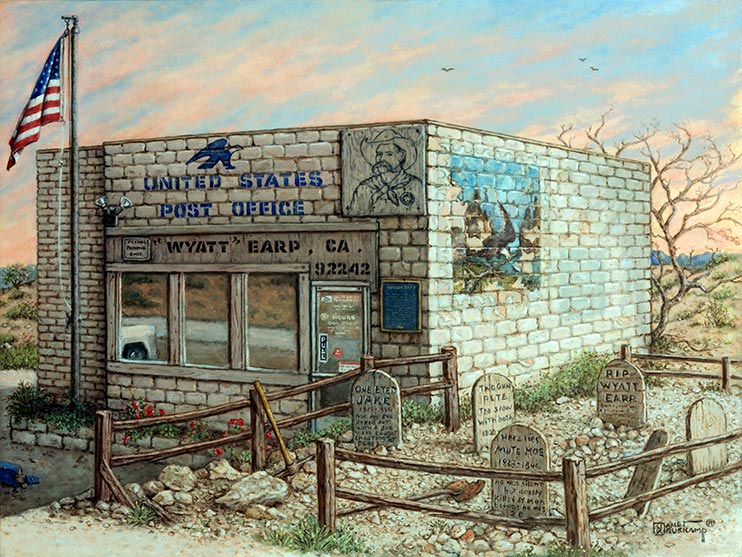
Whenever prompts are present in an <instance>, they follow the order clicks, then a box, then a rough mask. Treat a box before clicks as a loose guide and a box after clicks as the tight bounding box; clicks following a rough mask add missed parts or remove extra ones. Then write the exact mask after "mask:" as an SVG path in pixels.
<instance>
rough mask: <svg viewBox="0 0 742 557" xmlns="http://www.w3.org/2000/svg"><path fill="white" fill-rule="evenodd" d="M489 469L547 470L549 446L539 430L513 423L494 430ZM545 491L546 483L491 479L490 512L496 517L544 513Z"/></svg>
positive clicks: (529, 515) (528, 516) (545, 508)
mask: <svg viewBox="0 0 742 557" xmlns="http://www.w3.org/2000/svg"><path fill="white" fill-rule="evenodd" d="M490 463H491V467H492V468H505V469H508V470H519V471H523V472H539V471H544V472H545V471H548V470H549V464H550V463H549V446H548V445H547V444H546V439H544V436H543V435H542V434H541V432H540V431H538V430H536V429H534V428H532V427H529V426H527V425H525V424H519V423H515V424H512V425H509V426H506V427H504V428H502V429H501V430H500V431H498V432H497V435H496V436H495V438H494V440H493V441H492V447H491V449H490ZM548 507H549V492H548V490H547V486H546V482H542V481H531V480H504V479H494V480H492V511H493V512H494V514H496V515H498V516H507V517H511V518H530V517H534V516H547V515H548Z"/></svg>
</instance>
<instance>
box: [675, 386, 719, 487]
mask: <svg viewBox="0 0 742 557" xmlns="http://www.w3.org/2000/svg"><path fill="white" fill-rule="evenodd" d="M726 431H727V416H726V414H725V413H724V408H722V407H721V404H719V403H718V402H716V401H715V400H712V399H710V398H702V399H699V400H697V401H695V402H694V403H693V404H691V406H690V408H689V409H688V414H687V416H686V417H685V433H686V437H687V439H688V441H691V440H694V439H703V438H704V437H715V436H717V435H721V434H722V433H726ZM728 458H729V455H728V453H727V445H726V443H719V444H718V445H714V446H712V447H705V448H702V449H693V450H691V451H688V473H689V475H690V476H695V475H696V474H702V473H703V472H711V471H712V470H718V469H720V468H723V467H724V466H726V464H727V462H728Z"/></svg>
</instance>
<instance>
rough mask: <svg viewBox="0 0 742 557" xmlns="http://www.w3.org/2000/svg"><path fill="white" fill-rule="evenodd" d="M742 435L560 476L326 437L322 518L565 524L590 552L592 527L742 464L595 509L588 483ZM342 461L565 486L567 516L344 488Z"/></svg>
mask: <svg viewBox="0 0 742 557" xmlns="http://www.w3.org/2000/svg"><path fill="white" fill-rule="evenodd" d="M740 437H742V428H738V429H735V430H733V431H730V432H728V433H725V434H723V435H718V436H715V437H707V438H705V439H698V440H694V441H687V442H682V443H676V444H673V445H668V446H665V447H661V448H658V449H653V450H650V451H645V452H642V453H639V454H637V455H634V456H630V457H626V458H623V459H620V460H617V461H614V462H608V463H605V464H601V465H598V466H594V467H592V468H586V466H585V461H584V460H582V459H581V458H577V457H565V458H563V459H562V471H561V473H560V472H556V471H553V472H547V471H545V472H521V471H516V470H504V469H497V468H481V467H464V466H454V465H446V464H436V463H431V462H420V461H416V460H411V459H405V458H399V457H383V456H376V455H370V454H366V453H359V452H355V451H349V450H345V449H340V448H335V443H334V441H332V440H331V439H321V440H319V441H318V442H317V519H318V521H319V523H320V524H321V525H322V526H325V527H326V528H328V529H329V530H331V531H332V530H334V529H335V528H336V526H337V518H338V516H342V515H343V514H349V513H350V512H351V511H345V512H344V513H338V511H337V499H347V500H350V501H357V502H360V503H371V504H372V505H374V506H375V507H379V508H382V509H383V508H385V507H393V508H398V509H404V510H408V511H417V512H423V513H427V514H430V515H432V516H436V517H441V518H448V519H453V520H466V521H472V522H479V523H484V524H490V525H499V526H508V527H514V528H522V529H527V530H530V529H534V528H544V527H553V526H561V527H565V528H566V531H567V542H568V543H569V544H570V545H571V546H572V547H574V548H576V549H582V550H588V549H590V524H591V522H594V521H597V520H601V519H603V518H606V517H609V516H611V515H614V514H617V513H620V512H622V511H624V510H626V509H630V508H632V507H638V506H641V505H643V504H644V503H648V502H650V501H653V500H655V499H658V498H660V497H663V496H665V495H668V494H670V493H674V492H676V491H681V490H683V489H686V488H688V487H690V486H693V485H697V484H700V483H704V482H709V481H711V480H715V479H718V478H723V477H724V476H728V475H730V474H733V473H734V472H738V471H740V470H742V461H739V462H736V463H734V464H731V465H728V466H726V467H724V468H722V469H720V470H714V471H711V472H706V473H703V474H699V475H697V476H694V477H691V478H688V479H685V480H682V481H678V482H675V483H671V484H668V485H665V486H663V487H661V488H659V489H653V490H651V491H647V492H645V493H641V494H639V495H636V496H633V497H626V498H624V499H622V500H620V501H617V502H614V503H610V504H608V505H604V506H601V507H598V508H595V509H590V507H589V505H588V497H587V489H588V481H587V480H588V479H592V478H596V477H598V476H602V475H604V474H610V473H614V472H617V471H618V470H622V469H624V468H629V467H631V466H637V465H640V464H645V463H647V462H651V461H653V460H658V459H662V458H664V457H666V456H669V455H673V454H677V453H682V452H686V451H689V450H691V449H699V448H703V447H711V446H714V445H719V444H721V443H726V442H729V441H733V440H735V439H739V438H740ZM337 461H348V462H355V463H360V464H367V465H372V466H380V467H386V468H393V469H397V470H411V471H415V472H421V473H429V474H436V475H448V476H462V477H472V478H478V479H489V480H494V479H503V480H526V481H542V482H555V481H558V482H561V483H562V484H563V488H564V518H560V517H547V516H545V517H532V518H522V519H521V518H512V517H505V516H497V515H493V514H489V513H485V512H481V511H473V510H465V509H457V508H453V507H445V506H440V505H431V504H429V503H421V502H419V501H412V500H407V499H401V498H398V497H390V496H386V495H383V496H382V495H374V494H372V493H366V492H362V491H354V490H350V489H342V488H339V487H338V486H337V483H336V473H335V470H336V463H337Z"/></svg>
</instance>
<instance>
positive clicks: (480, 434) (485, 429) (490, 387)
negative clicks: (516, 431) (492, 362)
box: [471, 373, 515, 452]
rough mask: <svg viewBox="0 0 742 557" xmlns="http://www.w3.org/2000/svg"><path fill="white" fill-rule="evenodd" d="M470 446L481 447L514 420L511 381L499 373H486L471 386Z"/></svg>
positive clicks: (479, 450) (488, 444) (489, 444)
mask: <svg viewBox="0 0 742 557" xmlns="http://www.w3.org/2000/svg"><path fill="white" fill-rule="evenodd" d="M471 402H472V415H473V422H474V449H475V450H476V451H477V452H481V451H484V450H486V449H488V448H489V447H490V446H491V445H492V440H493V439H494V438H495V435H497V432H498V431H500V430H501V429H502V428H503V427H505V426H508V425H510V424H512V423H513V421H514V420H515V403H514V400H513V383H512V381H510V379H508V378H507V377H505V376H504V375H500V374H499V373H488V374H486V375H483V376H482V377H480V378H479V379H477V380H476V381H475V382H474V385H473V386H472V388H471Z"/></svg>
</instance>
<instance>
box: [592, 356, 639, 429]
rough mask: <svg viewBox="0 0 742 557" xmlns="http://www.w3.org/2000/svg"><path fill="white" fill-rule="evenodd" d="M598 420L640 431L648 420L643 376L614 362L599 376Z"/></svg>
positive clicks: (631, 365) (631, 366) (631, 367)
mask: <svg viewBox="0 0 742 557" xmlns="http://www.w3.org/2000/svg"><path fill="white" fill-rule="evenodd" d="M597 395H598V417H599V418H600V419H601V420H603V421H604V422H607V423H609V424H613V425H621V424H624V425H627V426H631V427H638V426H640V425H642V424H643V423H644V421H645V420H646V417H647V399H646V390H645V387H644V376H642V372H641V371H639V368H638V367H636V366H635V365H634V364H632V363H631V362H627V361H625V360H613V361H612V362H609V363H608V365H606V366H605V368H604V369H603V370H602V371H601V372H600V374H599V375H598V388H597Z"/></svg>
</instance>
